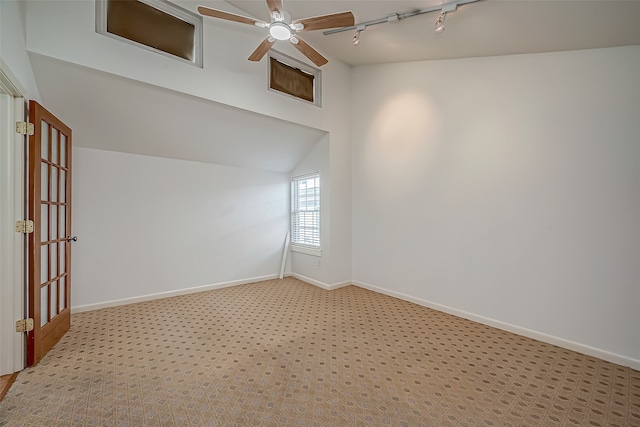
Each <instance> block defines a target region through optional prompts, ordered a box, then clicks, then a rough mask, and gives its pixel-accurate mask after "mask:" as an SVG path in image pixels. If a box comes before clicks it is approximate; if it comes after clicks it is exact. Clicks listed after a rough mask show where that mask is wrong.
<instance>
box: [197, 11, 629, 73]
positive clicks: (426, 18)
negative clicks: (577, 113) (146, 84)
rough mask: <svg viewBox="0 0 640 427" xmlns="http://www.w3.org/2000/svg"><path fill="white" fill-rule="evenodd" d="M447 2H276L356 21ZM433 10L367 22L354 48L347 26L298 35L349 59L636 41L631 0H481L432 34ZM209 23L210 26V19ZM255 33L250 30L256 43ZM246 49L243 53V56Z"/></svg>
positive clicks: (262, 15)
mask: <svg viewBox="0 0 640 427" xmlns="http://www.w3.org/2000/svg"><path fill="white" fill-rule="evenodd" d="M453 2H455V0H397V1H394V0H348V1H342V0H339V1H318V0H283V8H284V9H285V10H286V11H287V12H289V14H290V15H291V16H292V18H294V19H296V18H305V17H310V16H318V15H322V14H327V13H335V12H341V11H345V10H351V11H352V12H353V14H354V15H355V19H356V23H361V22H365V21H371V20H374V19H379V18H384V17H386V16H388V15H389V14H391V13H399V14H402V13H407V12H414V11H417V10H424V9H428V8H432V7H438V6H439V5H442V4H444V3H453ZM227 3H229V4H231V5H233V6H235V7H237V8H239V9H241V10H244V11H245V12H247V14H248V15H251V16H254V17H256V18H258V19H262V20H268V18H269V15H268V9H267V7H266V2H265V0H228V1H227ZM230 11H231V10H230ZM437 16H438V12H431V13H427V14H423V15H419V16H415V17H411V18H407V19H405V20H402V21H400V22H396V23H383V24H379V25H375V26H371V27H368V28H367V29H366V30H365V31H364V32H363V33H362V34H361V37H360V44H359V45H358V46H354V45H353V43H352V37H353V34H354V31H353V30H350V31H346V32H342V33H338V34H331V35H324V34H323V32H322V31H310V32H305V33H302V34H301V35H302V37H303V38H304V40H306V41H307V42H309V43H310V44H311V45H312V46H313V47H315V48H316V49H317V50H319V51H320V52H321V53H324V54H326V55H330V56H331V57H333V58H336V59H339V60H341V61H343V62H345V63H347V64H351V65H364V64H380V63H389V62H404V61H421V60H432V59H450V58H465V57H480V56H498V55H510V54H523V53H541V52H557V51H568V50H580V49H594V48H604V47H614V46H627V45H637V44H640V24H639V23H640V1H638V0H625V1H618V0H596V1H593V0H553V1H546V0H481V1H477V2H474V3H469V4H466V5H462V6H460V7H459V8H458V10H457V11H455V12H452V13H449V14H448V16H447V18H446V21H445V23H446V30H445V31H444V32H443V33H441V34H436V33H435V32H434V23H435V20H436V18H437ZM205 19H208V20H212V21H215V20H214V19H213V18H205ZM212 25H216V24H215V22H212ZM234 25H239V26H242V25H243V24H234ZM248 30H250V31H255V29H251V28H248ZM262 38H263V35H262V34H260V32H259V31H257V34H256V45H257V44H258V43H259V42H260V41H261V40H262ZM280 43H287V42H277V43H276V48H277V46H278V44H280ZM250 53H251V52H244V53H242V54H243V55H245V54H246V56H249V54H250Z"/></svg>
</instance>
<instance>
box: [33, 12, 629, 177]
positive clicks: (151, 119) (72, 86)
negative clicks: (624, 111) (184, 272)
mask: <svg viewBox="0 0 640 427" xmlns="http://www.w3.org/2000/svg"><path fill="white" fill-rule="evenodd" d="M175 2H176V3H178V4H183V5H188V8H189V9H191V10H195V7H196V6H197V4H198V1H197V0H175ZM211 3H212V2H211V1H209V2H208V4H211ZM442 3H443V2H440V1H435V0H423V1H419V0H408V1H405V0H398V1H389V0H350V1H342V0H338V1H326V0H325V1H315V0H284V8H285V10H287V11H288V12H289V13H290V14H291V15H292V17H293V18H304V17H309V16H318V15H322V14H327V13H334V12H340V11H344V10H352V11H353V13H354V15H355V18H356V23H362V22H366V21H370V20H374V19H378V18H382V17H385V16H388V15H389V14H392V13H400V14H401V13H407V12H411V11H416V10H423V9H426V8H431V7H437V6H438V5H441V4H442ZM215 4H216V5H217V6H218V7H220V8H221V9H223V10H224V9H227V11H229V12H234V13H238V10H240V11H243V13H246V14H247V15H250V16H253V17H255V18H259V19H263V20H268V12H267V7H266V4H265V0H228V1H227V2H224V1H219V2H216V3H215ZM437 16H438V12H432V13H425V14H422V15H419V16H415V17H411V18H407V19H405V20H401V21H400V22H396V23H383V24H379V25H375V26H371V27H368V28H367V29H366V30H365V31H364V32H363V33H362V34H361V43H360V44H359V45H358V46H354V45H353V44H352V41H351V39H352V37H353V33H354V32H353V30H349V31H345V32H342V33H337V34H331V35H324V34H323V32H322V31H313V32H308V33H304V34H303V37H304V39H305V40H306V41H307V42H309V43H310V44H312V45H313V46H314V47H315V48H316V49H317V50H319V51H320V52H321V53H323V54H324V55H326V56H327V57H328V58H329V59H330V60H331V61H335V60H340V61H343V62H345V63H347V64H351V65H361V64H379V63H388V62H401V61H416V60H432V59H443V58H463V57H478V56H493V55H507V54H522V53H537V52H555V51H563V50H576V49H588V48H601V47H612V46H623V45H633V44H640V25H639V24H638V23H639V22H640V0H632V1H616V0H604V1H585V0H572V1H558V0H556V1H527V0H522V1H517V0H514V1H509V0H506V1H497V0H480V1H477V2H473V3H469V4H466V5H463V6H460V7H459V8H458V10H457V11H455V12H452V13H450V14H449V15H448V17H447V19H446V30H445V31H444V32H443V33H441V34H436V33H435V32H434V21H435V19H436V17H437ZM204 19H205V21H206V25H207V26H220V27H221V28H230V29H231V30H230V36H229V39H228V43H230V44H233V43H234V38H233V34H237V32H238V31H246V32H247V33H248V36H249V37H253V35H255V40H256V46H257V44H258V43H259V42H260V41H261V40H262V39H263V38H264V36H265V34H264V29H262V28H258V27H252V26H248V25H244V26H243V24H238V23H234V22H225V21H219V20H215V19H213V18H204ZM205 31H206V28H205ZM225 41H226V39H225ZM278 43H287V42H278ZM275 48H276V49H277V48H278V45H277V44H276V46H275ZM250 53H251V52H250V51H247V52H243V51H238V52H237V55H239V57H241V58H246V57H248V55H249V54H250ZM31 62H32V66H33V69H34V73H35V78H36V81H37V84H38V88H39V90H40V94H41V96H42V99H43V101H44V103H45V106H46V107H47V108H49V109H51V110H52V111H55V112H56V114H57V115H59V116H61V117H64V118H65V120H69V124H70V125H71V126H72V127H73V129H74V134H75V136H76V138H75V141H76V142H77V145H80V146H84V147H89V148H99V149H106V150H113V151H122V152H127V153H133V154H144V155H153V156H161V157H169V158H176V159H184V160H196V161H203V162H210V163H219V164H226V165H231V166H239V167H246V168H253V169H261V170H268V171H274V172H288V171H291V170H292V169H293V168H294V167H295V166H296V164H297V163H298V162H299V161H300V160H301V159H302V158H303V157H304V155H305V153H307V152H308V151H309V150H310V148H311V147H312V146H313V145H314V144H315V143H316V142H317V141H319V140H320V139H322V138H323V136H324V135H325V134H326V133H325V132H324V131H321V130H317V129H313V128H309V127H306V126H301V125H298V124H295V123H291V122H286V121H283V120H279V119H276V118H273V117H267V116H264V115H260V114H256V113H252V112H249V111H246V110H240V109H237V108H233V107H230V106H228V105H223V104H218V103H215V102H212V101H210V100H206V99H203V98H198V97H195V96H191V95H185V94H183V93H177V92H173V91H171V90H168V89H164V88H160V87H157V86H152V85H149V84H146V83H143V82H139V81H133V80H128V79H125V78H122V77H118V76H114V75H111V74H107V73H104V72H100V71H96V70H92V69H89V68H84V67H82V66H79V65H74V64H71V63H67V62H63V61H59V60H56V59H53V58H49V57H46V56H43V55H39V54H36V53H31ZM159 117H160V118H161V119H160V120H159V119H158V118H159ZM247 123H250V125H249V126H248V125H247Z"/></svg>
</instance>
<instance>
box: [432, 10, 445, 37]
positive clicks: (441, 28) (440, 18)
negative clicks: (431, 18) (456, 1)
mask: <svg viewBox="0 0 640 427" xmlns="http://www.w3.org/2000/svg"><path fill="white" fill-rule="evenodd" d="M446 17H447V12H442V13H440V16H438V19H437V20H436V24H435V31H436V33H438V34H440V33H441V32H443V31H444V19H445V18H446Z"/></svg>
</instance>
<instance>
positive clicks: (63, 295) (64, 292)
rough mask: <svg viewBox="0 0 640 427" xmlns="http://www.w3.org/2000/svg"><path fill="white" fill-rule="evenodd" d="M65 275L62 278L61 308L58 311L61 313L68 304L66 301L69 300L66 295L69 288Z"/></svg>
mask: <svg viewBox="0 0 640 427" xmlns="http://www.w3.org/2000/svg"><path fill="white" fill-rule="evenodd" d="M65 279H66V278H65V277H63V278H62V279H60V301H59V302H60V304H59V306H60V309H59V310H58V313H60V312H61V311H62V310H64V309H65V308H66V307H67V306H66V301H67V295H66V291H67V288H66V287H65Z"/></svg>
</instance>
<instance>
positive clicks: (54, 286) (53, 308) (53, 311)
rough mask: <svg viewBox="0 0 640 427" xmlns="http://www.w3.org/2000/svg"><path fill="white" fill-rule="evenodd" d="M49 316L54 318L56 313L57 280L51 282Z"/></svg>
mask: <svg viewBox="0 0 640 427" xmlns="http://www.w3.org/2000/svg"><path fill="white" fill-rule="evenodd" d="M49 302H50V303H51V311H50V313H51V318H54V317H55V316H56V314H58V282H57V281H56V282H53V283H52V284H51V301H49Z"/></svg>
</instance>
